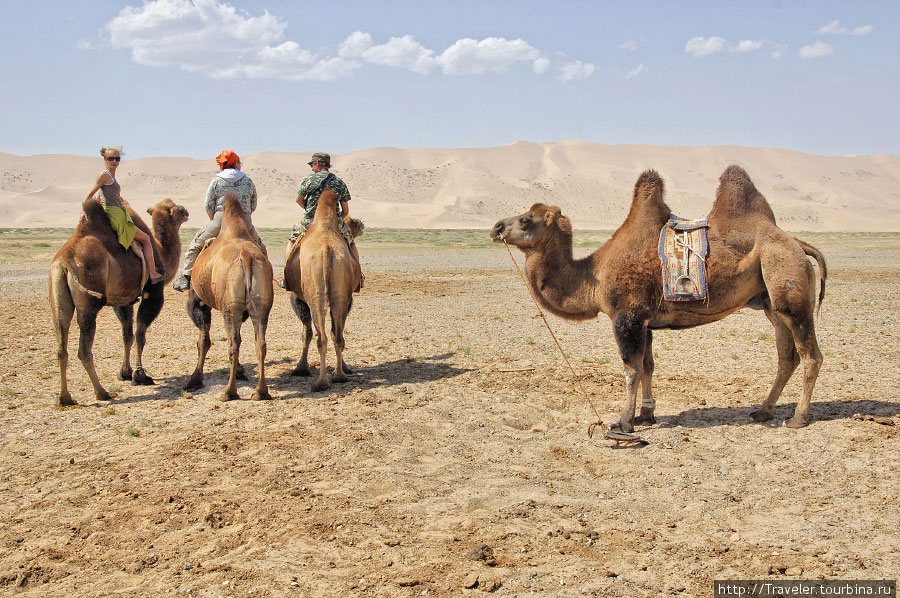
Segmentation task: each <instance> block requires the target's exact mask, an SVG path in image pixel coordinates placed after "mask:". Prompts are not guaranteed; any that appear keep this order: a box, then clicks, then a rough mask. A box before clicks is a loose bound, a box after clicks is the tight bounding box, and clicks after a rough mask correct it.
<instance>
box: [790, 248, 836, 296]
mask: <svg viewBox="0 0 900 598" xmlns="http://www.w3.org/2000/svg"><path fill="white" fill-rule="evenodd" d="M794 240H795V241H797V243H799V244H800V247H801V248H803V253H805V254H806V255H808V256H809V257H811V258H813V259H814V260H816V263H817V264H818V265H819V304H818V306H817V307H816V313H817V314H818V313H819V310H820V309H822V301H824V300H825V279H826V278H828V268H827V267H826V266H825V256H824V255H822V252H821V251H819V250H818V249H816V248H815V247H813V246H812V245H810V244H809V243H807V242H806V241H801V240H800V239H798V238H796V237H794Z"/></svg>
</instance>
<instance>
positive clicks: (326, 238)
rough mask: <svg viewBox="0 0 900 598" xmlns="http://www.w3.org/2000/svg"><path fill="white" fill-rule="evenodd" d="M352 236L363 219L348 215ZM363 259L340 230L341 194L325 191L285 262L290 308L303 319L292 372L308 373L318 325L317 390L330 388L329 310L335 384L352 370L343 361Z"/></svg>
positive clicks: (361, 229) (297, 373)
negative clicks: (327, 359)
mask: <svg viewBox="0 0 900 598" xmlns="http://www.w3.org/2000/svg"><path fill="white" fill-rule="evenodd" d="M348 220H350V222H349V223H348V224H349V225H350V228H351V232H352V233H353V236H359V235H361V234H362V231H363V229H364V227H363V225H362V222H360V221H358V220H355V219H352V218H351V219H348ZM360 275H361V270H360V267H359V262H357V261H356V259H355V258H354V257H353V254H352V253H351V252H350V247H349V246H348V245H347V241H346V239H344V237H343V236H342V235H341V233H340V229H339V228H338V218H337V195H336V194H335V192H334V191H333V190H331V189H326V190H325V191H323V192H322V195H321V196H320V197H319V204H318V205H317V206H316V214H315V216H314V217H313V221H312V223H311V224H310V225H309V228H307V229H306V234H305V235H304V237H303V239H302V240H301V242H300V243H298V244H297V245H296V246H295V247H294V250H293V251H292V252H291V254H290V255H289V256H288V259H287V262H286V263H285V266H284V282H285V289H287V290H288V291H290V292H291V306H292V307H293V308H294V313H296V314H297V317H298V318H300V321H301V322H303V327H304V334H305V337H304V343H303V353H302V355H301V356H300V361H299V362H298V363H297V366H296V367H295V368H294V370H293V371H292V372H291V375H292V376H309V375H310V370H309V363H308V361H307V358H308V355H309V343H310V341H311V340H312V326H311V325H310V324H314V325H315V327H316V335H317V336H316V340H317V345H318V348H319V377H318V379H317V380H316V382H315V383H314V384H313V386H312V390H313V391H314V392H315V391H319V390H325V389H326V388H328V387H329V386H330V382H329V380H328V372H327V369H326V367H325V357H326V354H327V352H328V337H327V336H326V331H325V316H326V310H327V309H328V308H330V311H331V334H332V337H333V342H334V352H335V355H336V357H335V365H334V375H333V376H332V381H333V382H346V381H347V373H348V371H349V370H348V369H347V367H346V366H345V364H344V359H343V353H344V325H345V323H346V321H347V314H349V313H350V308H351V306H352V305H353V291H354V290H356V289H358V288H359V281H360Z"/></svg>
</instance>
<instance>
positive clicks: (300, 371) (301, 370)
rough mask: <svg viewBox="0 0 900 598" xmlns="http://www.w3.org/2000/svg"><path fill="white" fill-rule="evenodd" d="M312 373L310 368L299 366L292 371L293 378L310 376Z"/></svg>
mask: <svg viewBox="0 0 900 598" xmlns="http://www.w3.org/2000/svg"><path fill="white" fill-rule="evenodd" d="M310 374H312V372H310V371H309V368H308V367H300V366H299V365H298V366H297V367H295V368H294V369H293V370H291V376H309V375H310Z"/></svg>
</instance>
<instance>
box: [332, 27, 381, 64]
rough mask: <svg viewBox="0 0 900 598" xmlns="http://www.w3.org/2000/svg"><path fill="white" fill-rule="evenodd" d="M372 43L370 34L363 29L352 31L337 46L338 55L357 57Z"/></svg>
mask: <svg viewBox="0 0 900 598" xmlns="http://www.w3.org/2000/svg"><path fill="white" fill-rule="evenodd" d="M373 45H375V44H374V42H372V36H371V35H369V34H368V33H366V32H365V31H354V32H353V33H351V34H350V35H349V36H348V37H347V39H345V40H344V41H342V42H341V44H340V45H339V46H338V56H341V57H343V58H358V57H360V56H362V53H363V52H364V51H366V50H367V49H368V48H371V47H372V46H373Z"/></svg>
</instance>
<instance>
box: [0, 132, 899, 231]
mask: <svg viewBox="0 0 900 598" xmlns="http://www.w3.org/2000/svg"><path fill="white" fill-rule="evenodd" d="M235 149H236V150H237V151H238V152H240V148H235ZM125 150H126V155H125V161H124V162H123V164H122V166H121V167H120V168H119V171H118V177H119V181H120V182H121V184H122V193H123V196H124V197H126V199H128V200H129V201H130V202H131V203H132V205H134V206H135V207H137V208H139V209H141V210H143V209H144V208H146V207H149V206H151V205H153V204H155V203H156V202H157V201H159V200H160V199H163V198H165V197H171V198H172V199H174V200H175V201H176V202H178V203H181V204H183V205H184V206H185V207H187V208H188V210H189V211H190V212H191V213H192V214H195V215H197V216H201V217H202V213H203V200H204V197H205V194H206V188H207V186H208V184H209V181H210V179H211V178H212V177H213V176H214V175H215V173H216V171H217V167H216V164H215V161H214V160H213V156H214V155H215V153H217V152H218V149H211V154H210V158H209V159H208V160H193V159H188V158H179V157H168V158H165V157H164V158H144V159H137V160H128V155H127V150H128V148H127V147H126V148H125ZM311 153H312V151H308V152H300V153H258V154H249V155H245V156H242V158H243V164H244V170H245V171H246V172H247V173H248V174H249V176H250V177H251V178H252V179H253V180H254V182H255V183H256V186H257V189H258V191H259V195H260V202H259V208H258V210H257V212H256V214H254V222H255V223H256V224H257V226H262V227H284V228H289V227H290V225H291V224H292V223H293V222H295V221H297V220H298V219H299V218H298V212H299V208H298V207H297V205H296V203H295V199H296V190H297V187H298V186H299V181H300V180H301V179H302V178H303V176H305V175H306V174H308V173H309V167H308V166H307V165H306V162H307V161H308V160H309V156H310V155H311ZM332 162H333V169H332V171H333V172H335V173H336V174H337V175H338V176H340V177H342V178H343V179H344V180H345V181H346V182H347V184H348V186H349V188H350V191H351V194H352V195H353V202H352V203H351V211H352V213H353V215H354V216H357V217H360V218H362V219H363V220H364V221H365V222H366V224H367V225H368V226H390V227H398V228H409V227H417V228H485V227H490V225H491V224H493V223H494V222H495V221H496V220H497V219H498V218H500V217H505V216H507V215H509V214H511V213H518V212H521V211H524V210H525V209H527V208H528V206H530V205H531V204H532V203H535V202H538V201H540V202H543V203H547V204H552V205H558V206H560V207H561V208H562V209H563V211H564V212H565V213H566V214H567V215H569V216H570V217H571V218H572V219H573V220H574V221H575V222H577V223H578V224H579V226H580V227H581V228H594V229H612V228H615V227H616V226H618V224H619V223H620V222H621V221H622V219H623V218H624V216H625V214H626V213H627V211H628V206H629V204H630V200H631V192H632V188H633V185H634V182H635V180H636V179H637V177H638V175H639V174H640V173H641V172H642V171H643V170H645V169H647V168H655V169H656V170H658V171H659V172H660V174H662V176H663V178H664V180H665V182H666V185H667V202H668V203H669V206H670V207H671V208H672V210H673V211H674V212H675V213H676V214H678V215H680V216H683V217H688V218H699V217H702V216H705V215H706V213H707V212H708V211H709V208H710V206H711V205H712V201H713V198H714V195H715V189H716V185H717V181H718V177H719V175H720V174H721V172H722V171H723V170H724V169H725V167H726V166H728V165H729V164H738V165H740V166H742V167H743V168H744V169H745V170H746V171H747V172H748V173H749V174H750V176H751V178H752V179H753V181H754V183H755V184H756V186H757V188H758V189H759V190H760V191H761V192H762V193H763V194H764V195H765V196H766V197H767V199H768V200H769V202H770V203H771V204H772V207H773V209H774V211H775V214H776V215H777V217H778V223H779V225H780V226H781V227H782V228H784V229H785V230H792V231H801V230H808V231H839V230H851V231H900V158H898V157H896V156H890V155H870V156H850V157H826V156H818V155H813V154H805V153H800V152H794V151H788V150H782V149H775V148H747V147H739V146H716V147H660V146H648V145H601V144H597V143H586V142H581V141H565V142H559V143H529V142H518V143H514V144H511V145H507V146H504V147H493V148H469V149H397V148H388V147H384V148H373V149H367V150H362V151H357V152H353V153H349V154H334V155H333V157H332ZM102 166H103V164H102V161H101V159H100V158H99V157H85V156H72V155H42V156H25V157H23V156H14V155H10V154H0V227H55V226H63V227H65V226H72V223H73V222H74V221H75V219H76V218H77V215H78V213H79V212H80V209H81V200H82V199H83V197H84V194H85V193H86V192H87V189H88V188H89V187H90V184H91V183H92V182H93V181H94V179H95V177H96V176H97V174H98V173H99V172H100V170H101V169H102ZM196 223H197V220H194V221H193V222H192V223H191V224H189V225H188V226H197V224H196Z"/></svg>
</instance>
